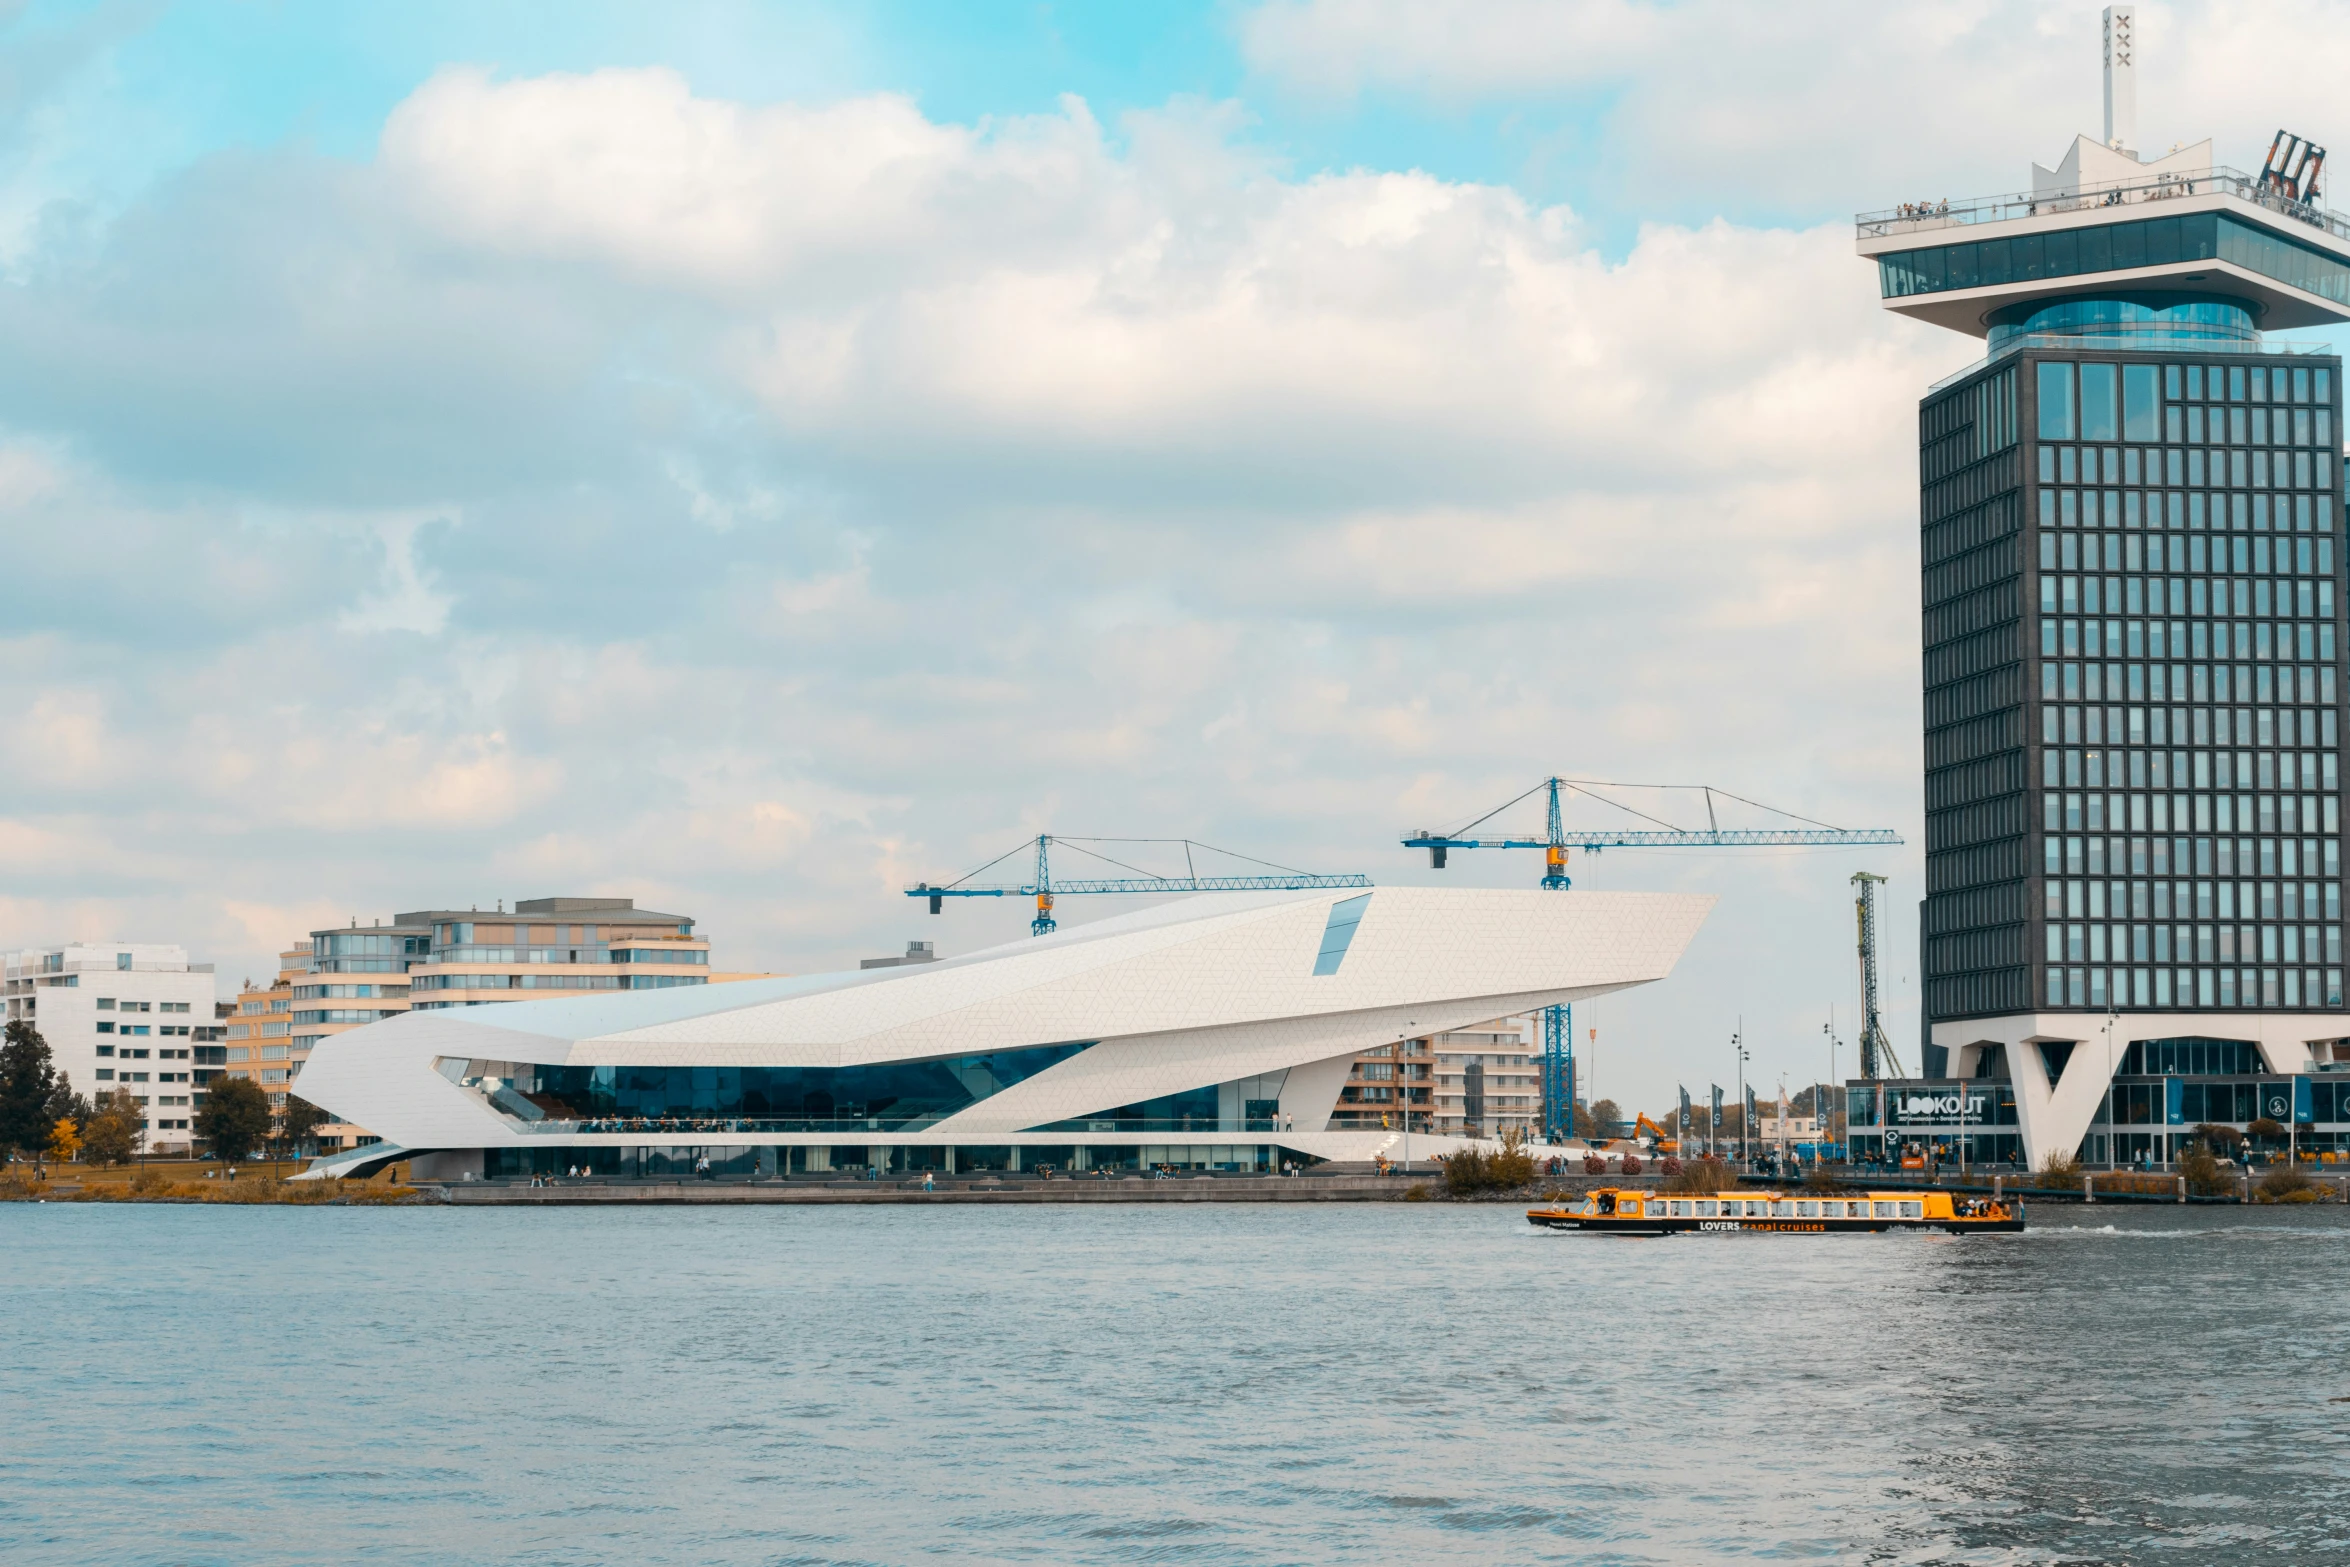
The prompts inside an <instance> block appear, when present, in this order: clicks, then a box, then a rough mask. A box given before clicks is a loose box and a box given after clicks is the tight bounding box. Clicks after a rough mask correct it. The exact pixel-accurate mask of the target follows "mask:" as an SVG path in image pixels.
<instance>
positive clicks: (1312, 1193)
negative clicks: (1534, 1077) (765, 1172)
mask: <svg viewBox="0 0 2350 1567" xmlns="http://www.w3.org/2000/svg"><path fill="white" fill-rule="evenodd" d="M1443 1184H1444V1177H1443V1175H1442V1174H1441V1173H1440V1172H1437V1171H1420V1170H1415V1171H1413V1172H1412V1173H1411V1174H1409V1175H1388V1176H1382V1175H1372V1174H1362V1175H1297V1176H1277V1175H1266V1176H1228V1175H1218V1176H1210V1175H1200V1176H1173V1177H1169V1178H1166V1179H1153V1178H1150V1177H1147V1176H1139V1175H1129V1176H1124V1177H1116V1178H1112V1179H1109V1180H1097V1179H1093V1178H1090V1177H1085V1176H1078V1177H1061V1178H1057V1179H1054V1180H1050V1181H1040V1180H1034V1179H1026V1180H1023V1179H1018V1178H1015V1179H1013V1180H1008V1181H988V1180H974V1181H966V1180H961V1179H957V1180H952V1181H940V1182H938V1183H937V1185H936V1187H935V1188H934V1189H933V1190H931V1191H924V1190H923V1189H922V1183H921V1182H920V1181H919V1180H914V1181H908V1180H904V1179H900V1178H893V1179H891V1180H886V1181H825V1182H807V1181H627V1182H621V1181H614V1182H611V1183H609V1184H606V1183H604V1182H600V1181H595V1180H585V1181H563V1182H560V1183H559V1184H557V1185H553V1186H531V1185H528V1184H526V1183H521V1182H504V1181H489V1182H470V1181H457V1182H447V1183H444V1184H442V1185H440V1186H439V1187H438V1188H437V1190H438V1192H439V1194H440V1199H441V1201H443V1202H446V1203H451V1204H456V1205H459V1206H466V1207H516V1208H537V1207H597V1206H607V1205H608V1206H615V1207H622V1206H627V1205H630V1204H645V1203H652V1204H702V1205H707V1206H712V1207H726V1206H738V1207H739V1206H744V1205H758V1204H781V1205H799V1206H803V1207H810V1206H812V1207H823V1206H828V1205H829V1206H851V1207H860V1206H862V1207H871V1206H875V1205H879V1204H890V1203H964V1204H968V1203H980V1204H1013V1205H1021V1204H1036V1203H1102V1202H1127V1203H1132V1202H1398V1201H1402V1200H1405V1198H1406V1196H1407V1194H1408V1193H1409V1192H1410V1191H1411V1190H1412V1189H1413V1188H1414V1187H1426V1188H1429V1190H1428V1195H1429V1196H1430V1197H1435V1196H1439V1195H1441V1193H1442V1191H1443ZM420 1189H422V1188H420Z"/></svg>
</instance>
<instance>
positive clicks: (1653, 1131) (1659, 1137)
mask: <svg viewBox="0 0 2350 1567" xmlns="http://www.w3.org/2000/svg"><path fill="white" fill-rule="evenodd" d="M1632 1135H1633V1136H1634V1137H1636V1138H1638V1139H1639V1141H1640V1143H1641V1145H1642V1146H1643V1147H1646V1148H1648V1149H1649V1150H1651V1151H1653V1152H1655V1153H1660V1154H1677V1153H1679V1152H1680V1151H1681V1140H1680V1139H1679V1138H1677V1137H1668V1136H1666V1135H1665V1129H1664V1128H1663V1127H1661V1126H1659V1125H1657V1124H1656V1123H1655V1122H1654V1121H1651V1120H1650V1119H1649V1118H1648V1117H1647V1115H1646V1114H1643V1115H1641V1117H1640V1118H1639V1120H1638V1121H1637V1122H1635V1123H1634V1125H1633V1128H1632Z"/></svg>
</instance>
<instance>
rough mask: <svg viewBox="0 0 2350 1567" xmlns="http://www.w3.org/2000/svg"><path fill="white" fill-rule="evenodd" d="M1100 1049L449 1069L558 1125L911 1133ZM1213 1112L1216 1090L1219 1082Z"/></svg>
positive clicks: (461, 1064) (534, 1124) (509, 1106)
mask: <svg viewBox="0 0 2350 1567" xmlns="http://www.w3.org/2000/svg"><path fill="white" fill-rule="evenodd" d="M1089 1048H1091V1046H1090V1044H1064V1045H1038V1046H1035V1047H1032V1048H1030V1049H1025V1050H999V1051H994V1052H990V1053H988V1054H985V1055H970V1056H951V1057H946V1058H943V1059H939V1060H931V1061H889V1062H882V1063H878V1064H875V1065H872V1066H847V1067H786V1066H541V1065H538V1064H535V1063H532V1062H508V1061H448V1062H444V1063H443V1065H442V1072H443V1074H444V1075H453V1076H454V1078H455V1080H456V1081H458V1082H460V1083H462V1084H464V1085H465V1086H467V1087H470V1088H473V1089H475V1090H477V1091H478V1092H480V1093H481V1094H483V1095H484V1096H485V1097H486V1098H488V1100H489V1101H490V1103H491V1104H492V1105H493V1106H494V1107H496V1108H497V1109H498V1110H499V1111H500V1112H501V1113H502V1114H504V1115H506V1116H508V1117H510V1118H511V1119H514V1120H516V1121H520V1122H522V1123H524V1124H525V1125H526V1126H527V1127H529V1128H530V1129H533V1130H543V1131H546V1132H558V1131H560V1132H567V1133H568V1132H632V1131H676V1130H686V1131H691V1130H697V1129H699V1130H707V1131H727V1132H748V1131H779V1132H821V1131H838V1130H842V1129H844V1128H853V1129H856V1130H861V1131H902V1130H907V1129H910V1128H915V1127H921V1126H928V1125H930V1124H932V1123H934V1122H937V1121H941V1120H944V1119H945V1118H946V1117H948V1116H950V1115H953V1114H955V1113H956V1112H957V1111H959V1110H966V1109H969V1108H970V1107H971V1106H972V1105H975V1104H977V1103H978V1102H979V1101H980V1100H982V1099H985V1098H988V1097H989V1096H991V1095H993V1094H997V1093H1001V1092H1002V1091H1003V1090H1004V1089H1006V1088H1009V1087H1011V1086H1012V1085H1013V1084H1015V1083H1018V1082H1021V1081H1024V1080H1025V1079H1027V1078H1030V1077H1034V1076H1035V1075H1036V1074H1037V1073H1039V1072H1042V1071H1044V1070H1045V1069H1046V1068H1047V1067H1051V1066H1057V1065H1059V1064H1060V1063H1061V1062H1063V1061H1066V1060H1068V1059H1069V1058H1070V1057H1072V1056H1074V1055H1077V1054H1079V1053H1080V1052H1082V1051H1084V1050H1087V1049H1089ZM1207 1094H1208V1099H1209V1102H1210V1110H1211V1112H1212V1111H1213V1108H1214V1100H1215V1090H1214V1089H1213V1088H1211V1089H1208V1090H1207Z"/></svg>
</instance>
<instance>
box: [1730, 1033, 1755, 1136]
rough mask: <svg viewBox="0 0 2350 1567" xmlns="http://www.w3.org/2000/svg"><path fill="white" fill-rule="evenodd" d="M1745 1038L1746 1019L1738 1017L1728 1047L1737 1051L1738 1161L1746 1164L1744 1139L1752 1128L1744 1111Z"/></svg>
mask: <svg viewBox="0 0 2350 1567" xmlns="http://www.w3.org/2000/svg"><path fill="white" fill-rule="evenodd" d="M1745 1040H1746V1020H1745V1019H1744V1018H1740V1019H1739V1020H1738V1032H1737V1033H1735V1034H1732V1035H1731V1036H1730V1048H1731V1049H1732V1050H1735V1051H1736V1052H1738V1162H1739V1164H1741V1165H1744V1164H1747V1163H1748V1162H1749V1157H1750V1156H1749V1155H1748V1153H1747V1141H1746V1140H1747V1134H1748V1133H1749V1132H1750V1131H1751V1130H1752V1128H1750V1127H1748V1125H1747V1124H1746V1123H1747V1120H1748V1119H1749V1117H1748V1116H1747V1113H1746V1043H1745Z"/></svg>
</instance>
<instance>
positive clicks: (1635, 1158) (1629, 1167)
mask: <svg viewBox="0 0 2350 1567" xmlns="http://www.w3.org/2000/svg"><path fill="white" fill-rule="evenodd" d="M1624 1173H1625V1174H1626V1175H1638V1174H1639V1173H1640V1156H1639V1155H1638V1154H1636V1153H1628V1154H1626V1155H1624Z"/></svg>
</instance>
